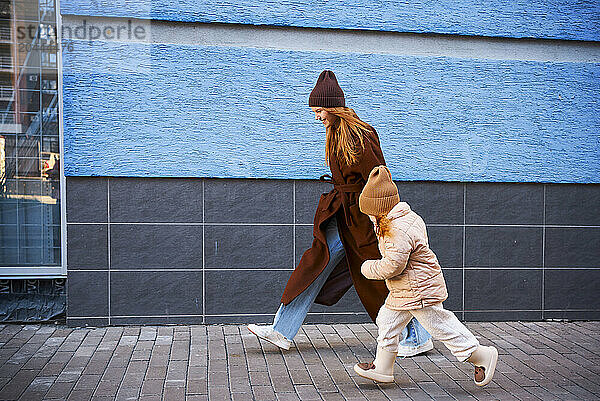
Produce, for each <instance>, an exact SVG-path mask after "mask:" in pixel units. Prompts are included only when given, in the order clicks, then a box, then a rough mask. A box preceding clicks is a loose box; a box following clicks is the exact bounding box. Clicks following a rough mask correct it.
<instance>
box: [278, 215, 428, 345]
mask: <svg viewBox="0 0 600 401" xmlns="http://www.w3.org/2000/svg"><path fill="white" fill-rule="evenodd" d="M325 238H326V239H327V247H328V248H329V263H328V264H327V266H325V269H324V270H323V272H321V274H319V276H318V277H317V278H316V279H315V281H313V282H312V284H311V285H309V286H308V288H307V289H306V290H304V291H303V292H302V293H301V294H300V295H298V296H297V297H296V298H294V299H293V300H292V302H290V303H289V304H287V305H284V304H281V305H280V306H279V309H278V310H277V313H276V314H275V319H274V320H273V329H274V330H275V331H277V332H279V333H281V334H283V336H284V337H285V338H287V339H288V340H292V339H293V338H294V337H295V336H296V334H298V331H299V330H300V326H302V323H303V322H304V319H305V318H306V314H307V313H308V311H309V310H310V307H311V306H312V304H313V303H314V302H315V298H316V297H317V295H318V294H319V291H321V288H322V287H323V285H324V284H325V281H326V280H327V278H328V277H329V274H330V273H331V272H332V271H333V269H334V268H335V267H336V266H337V264H338V263H340V261H341V260H342V259H343V258H344V256H345V254H346V253H345V251H344V245H343V244H342V241H341V240H340V235H339V233H338V227H337V220H336V218H335V216H334V217H332V218H331V219H330V220H329V221H328V222H327V228H326V231H325ZM402 338H403V339H402V341H400V345H403V346H407V347H417V346H419V345H422V344H424V343H425V342H426V341H427V340H429V339H430V338H431V335H430V334H429V333H428V332H427V331H426V330H425V329H424V328H423V326H421V325H420V324H419V322H418V321H417V320H416V319H412V320H411V321H410V323H409V324H408V325H407V326H406V327H405V328H404V331H403V332H402Z"/></svg>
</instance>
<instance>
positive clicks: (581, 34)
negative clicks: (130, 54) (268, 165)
mask: <svg viewBox="0 0 600 401" xmlns="http://www.w3.org/2000/svg"><path fill="white" fill-rule="evenodd" d="M61 12H62V13H63V14H75V15H92V16H114V17H135V18H148V19H158V20H170V21H197V22H220V23H237V24H253V25H284V26H298V27H314V28H342V29H372V30H381V31H397V32H417V33H442V34H460V35H476V36H502V37H513V38H523V37H531V38H553V39H569V40H596V41H597V40H600V1H598V0H589V1H585V0H558V1H551V0H535V1H530V0H508V1H498V0H497V1H487V2H481V1H476V0H442V1H437V2H435V1H434V2H432V1H426V0H411V1H394V0H387V1H381V0H379V1H370V0H330V1H319V0H303V1H300V0H289V1H285V2H281V1H277V0H264V1H254V0H237V1H219V2H214V1H206V0H179V1H177V2H173V1H169V0H144V1H139V0H110V1H109V0H63V1H61Z"/></svg>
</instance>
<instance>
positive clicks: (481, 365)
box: [467, 345, 498, 386]
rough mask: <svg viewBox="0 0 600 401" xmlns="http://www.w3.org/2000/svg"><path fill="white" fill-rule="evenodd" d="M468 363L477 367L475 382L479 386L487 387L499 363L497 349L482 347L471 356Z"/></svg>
mask: <svg viewBox="0 0 600 401" xmlns="http://www.w3.org/2000/svg"><path fill="white" fill-rule="evenodd" d="M467 362H470V363H472V364H473V365H475V375H474V377H473V380H474V381H475V384H477V385H478V386H485V385H486V384H488V383H489V382H491V381H492V377H493V376H494V371H495V370H496V363H497V362H498V350H497V349H496V348H495V347H486V346H485V345H480V346H479V347H477V349H476V350H475V351H473V353H472V354H471V356H470V357H469V359H467Z"/></svg>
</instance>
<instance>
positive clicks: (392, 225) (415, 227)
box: [354, 166, 498, 386]
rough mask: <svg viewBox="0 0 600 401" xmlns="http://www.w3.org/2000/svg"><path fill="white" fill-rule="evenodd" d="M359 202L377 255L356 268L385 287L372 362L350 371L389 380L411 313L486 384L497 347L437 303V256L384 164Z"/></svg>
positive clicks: (442, 288) (442, 296)
mask: <svg viewBox="0 0 600 401" xmlns="http://www.w3.org/2000/svg"><path fill="white" fill-rule="evenodd" d="M359 207H360V210H361V211H362V212H363V213H364V214H367V215H369V218H370V219H371V221H372V222H373V224H374V226H375V233H376V234H377V240H378V246H379V251H380V253H381V255H382V258H381V259H378V260H367V261H365V262H364V263H363V264H362V266H361V272H362V274H363V275H364V276H365V277H366V278H368V279H371V280H385V283H386V285H387V287H388V289H389V291H390V292H389V295H388V297H387V298H386V301H385V304H384V305H383V306H382V307H381V309H379V313H378V314H377V319H376V324H377V327H378V331H379V333H378V336H377V354H376V356H375V361H374V362H372V363H358V364H356V365H354V371H355V372H356V373H358V374H359V375H360V376H362V377H366V378H368V379H371V380H374V381H377V382H383V383H390V382H393V381H394V361H395V359H396V352H397V348H398V340H399V338H398V336H399V334H400V333H401V332H402V329H403V328H404V326H406V325H407V323H408V322H409V321H410V320H411V319H412V318H413V317H415V318H416V319H417V320H418V321H419V323H421V325H422V326H423V327H424V328H425V329H426V330H427V331H428V332H429V333H430V334H431V335H432V336H433V338H435V339H437V340H440V341H442V342H443V343H444V345H445V346H446V347H447V348H448V349H449V350H450V352H452V354H453V355H454V356H455V357H456V358H457V359H458V360H459V361H461V362H464V361H467V362H470V363H472V364H473V365H475V375H474V380H475V384H477V385H479V386H484V385H486V384H488V383H489V382H490V381H491V380H492V376H493V375H494V370H495V368H496V362H497V361H498V350H496V348H494V347H487V346H483V345H480V344H479V342H478V341H477V339H476V338H475V336H473V334H472V333H471V332H470V331H469V329H467V328H466V327H465V326H464V325H463V324H462V323H461V322H460V321H459V320H458V319H457V318H456V316H455V315H454V313H452V312H450V311H448V310H446V309H444V307H443V306H442V301H444V300H446V298H448V293H447V291H446V282H445V281H444V276H443V275H442V269H441V267H440V264H439V263H438V260H437V257H436V256H435V254H434V253H433V251H431V249H429V243H428V239H427V230H426V228H425V223H424V222H423V219H422V218H421V217H420V216H419V215H417V214H416V213H415V212H413V211H412V210H411V209H410V207H409V205H408V204H407V203H406V202H400V198H399V196H398V188H397V187H396V185H395V184H394V182H393V181H392V176H391V174H390V171H389V170H388V168H387V167H385V166H377V167H375V168H374V169H373V170H372V171H371V173H370V174H369V179H368V181H367V183H366V185H365V187H364V188H363V190H362V192H361V194H360V197H359Z"/></svg>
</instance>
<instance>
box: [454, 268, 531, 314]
mask: <svg viewBox="0 0 600 401" xmlns="http://www.w3.org/2000/svg"><path fill="white" fill-rule="evenodd" d="M464 285H465V311H467V310H470V311H477V310H541V308H542V270H540V269H482V270H466V271H465V282H464Z"/></svg>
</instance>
